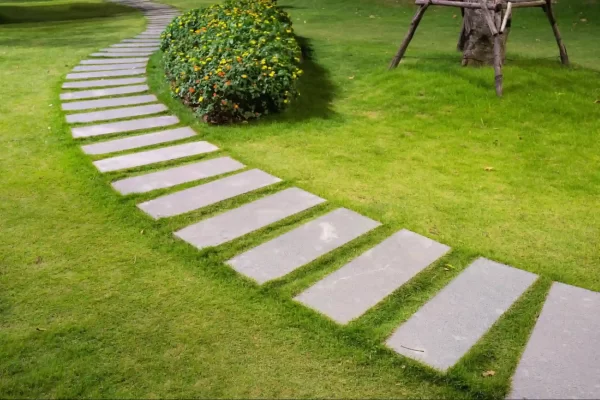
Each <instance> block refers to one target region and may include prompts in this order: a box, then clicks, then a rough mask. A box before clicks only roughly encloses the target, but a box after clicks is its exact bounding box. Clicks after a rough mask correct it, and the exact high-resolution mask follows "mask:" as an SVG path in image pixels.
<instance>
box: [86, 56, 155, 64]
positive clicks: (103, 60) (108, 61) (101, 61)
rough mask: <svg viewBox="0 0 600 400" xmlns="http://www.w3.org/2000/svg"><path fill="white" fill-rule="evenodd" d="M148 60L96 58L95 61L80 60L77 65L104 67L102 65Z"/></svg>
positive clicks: (142, 58)
mask: <svg viewBox="0 0 600 400" xmlns="http://www.w3.org/2000/svg"><path fill="white" fill-rule="evenodd" d="M148 60H149V58H148V57H131V58H119V59H106V58H96V59H89V60H81V61H80V62H79V64H82V65H104V64H126V63H137V62H143V63H147V62H148Z"/></svg>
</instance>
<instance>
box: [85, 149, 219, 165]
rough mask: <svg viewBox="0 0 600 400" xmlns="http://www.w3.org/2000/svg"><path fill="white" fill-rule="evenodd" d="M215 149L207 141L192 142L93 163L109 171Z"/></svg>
mask: <svg viewBox="0 0 600 400" xmlns="http://www.w3.org/2000/svg"><path fill="white" fill-rule="evenodd" d="M217 150H219V148H218V147H217V146H215V145H213V144H210V143H208V142H192V143H184V144H178V145H175V146H169V147H161V148H160V149H153V150H147V151H142V152H139V153H133V154H125V155H123V156H116V157H111V158H105V159H103V160H98V161H94V165H95V166H96V168H98V170H99V171H100V172H111V171H118V170H121V169H129V168H136V167H141V166H143V165H150V164H155V163H159V162H164V161H170V160H177V159H179V158H184V157H190V156H195V155H198V154H205V153H212V152H213V151H217Z"/></svg>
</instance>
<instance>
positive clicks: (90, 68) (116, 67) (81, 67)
mask: <svg viewBox="0 0 600 400" xmlns="http://www.w3.org/2000/svg"><path fill="white" fill-rule="evenodd" d="M135 68H146V63H129V64H102V65H78V66H76V67H75V68H73V71H76V72H82V71H112V70H119V69H135Z"/></svg>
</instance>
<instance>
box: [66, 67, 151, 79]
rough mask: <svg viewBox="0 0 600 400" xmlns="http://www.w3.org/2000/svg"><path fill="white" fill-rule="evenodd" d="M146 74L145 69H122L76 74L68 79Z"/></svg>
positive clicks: (70, 75) (68, 76) (68, 75)
mask: <svg viewBox="0 0 600 400" xmlns="http://www.w3.org/2000/svg"><path fill="white" fill-rule="evenodd" d="M145 73H146V69H145V68H136V69H125V70H123V69H120V70H116V71H95V72H75V73H72V74H67V79H90V78H110V77H113V76H131V75H143V74H145Z"/></svg>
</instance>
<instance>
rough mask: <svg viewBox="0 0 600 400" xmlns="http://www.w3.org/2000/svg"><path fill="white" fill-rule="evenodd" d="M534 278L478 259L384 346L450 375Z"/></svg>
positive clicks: (401, 326)
mask: <svg viewBox="0 0 600 400" xmlns="http://www.w3.org/2000/svg"><path fill="white" fill-rule="evenodd" d="M536 279H537V275H534V274H532V273H530V272H526V271H523V270H520V269H516V268H512V267H509V266H507V265H503V264H499V263H497V262H494V261H490V260H487V259H485V258H479V259H477V260H476V261H475V262H473V263H472V264H471V265H470V266H469V267H467V268H466V269H465V270H464V271H463V272H462V273H461V274H460V275H459V276H458V277H457V278H456V279H454V280H453V281H452V282H450V284H449V285H448V286H446V287H445V288H444V289H442V290H441V291H440V292H439V293H438V294H437V295H436V296H435V297H434V298H433V299H432V300H430V301H429V302H428V303H426V304H425V305H424V306H423V307H422V308H421V309H420V310H419V311H417V312H416V313H415V314H414V315H413V316H412V317H411V318H409V320H408V321H406V322H405V323H404V324H402V325H400V327H399V328H398V329H397V330H396V331H395V332H394V333H393V334H392V336H391V337H390V338H389V339H388V340H387V343H386V344H387V345H388V346H389V347H390V348H392V349H393V350H395V351H396V352H398V353H400V354H402V355H405V356H407V357H410V358H413V359H415V360H418V361H420V362H423V363H425V364H427V365H429V366H431V367H433V368H436V369H438V370H441V371H446V370H447V369H448V368H450V367H452V366H453V365H454V364H456V363H457V362H458V360H460V358H461V357H463V356H464V355H465V354H466V353H467V352H468V351H469V349H470V348H471V347H472V346H473V345H474V344H475V343H477V341H478V340H479V339H481V337H482V336H483V335H484V334H485V333H486V332H487V331H488V330H489V329H490V328H491V327H492V325H493V324H494V323H495V322H496V321H497V320H498V319H499V318H500V317H501V316H502V314H504V313H505V312H506V310H508V309H509V307H510V306H511V305H512V304H513V303H514V302H515V301H516V300H517V299H518V298H519V297H520V296H521V295H522V294H523V292H525V290H527V288H528V287H529V286H531V285H532V284H533V283H534V282H535V280H536Z"/></svg>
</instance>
